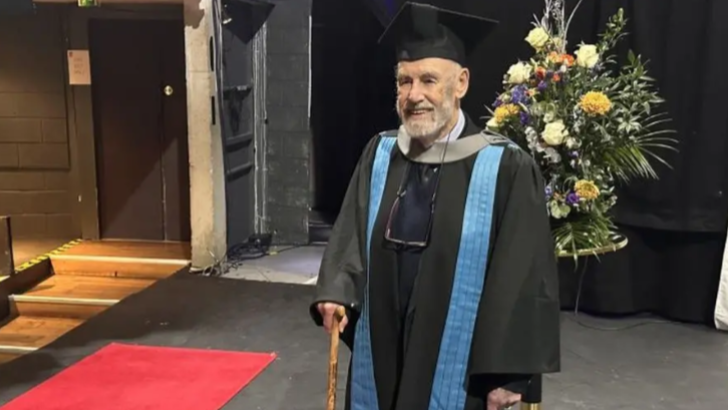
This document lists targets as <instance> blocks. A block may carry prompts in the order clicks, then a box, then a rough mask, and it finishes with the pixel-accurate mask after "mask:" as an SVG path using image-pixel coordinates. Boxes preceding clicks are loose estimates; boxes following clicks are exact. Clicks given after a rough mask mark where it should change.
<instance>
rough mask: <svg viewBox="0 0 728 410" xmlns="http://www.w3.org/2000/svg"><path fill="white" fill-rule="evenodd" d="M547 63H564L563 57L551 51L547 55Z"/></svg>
mask: <svg viewBox="0 0 728 410" xmlns="http://www.w3.org/2000/svg"><path fill="white" fill-rule="evenodd" d="M549 61H551V62H552V63H554V64H561V63H562V62H563V61H564V57H563V56H562V55H561V54H559V53H557V52H556V51H552V52H550V53H549Z"/></svg>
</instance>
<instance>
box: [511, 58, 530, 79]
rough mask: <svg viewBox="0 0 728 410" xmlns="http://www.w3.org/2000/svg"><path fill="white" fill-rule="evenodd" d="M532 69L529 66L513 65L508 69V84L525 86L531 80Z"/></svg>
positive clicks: (522, 64)
mask: <svg viewBox="0 0 728 410" xmlns="http://www.w3.org/2000/svg"><path fill="white" fill-rule="evenodd" d="M531 71H532V68H531V66H530V65H528V64H524V63H517V64H513V65H512V66H511V68H509V69H508V82H509V83H510V84H523V83H525V82H526V81H528V79H529V78H531Z"/></svg>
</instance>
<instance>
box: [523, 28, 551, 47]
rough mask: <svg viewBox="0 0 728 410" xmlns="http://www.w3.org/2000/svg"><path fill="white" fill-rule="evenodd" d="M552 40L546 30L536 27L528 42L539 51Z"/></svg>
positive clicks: (527, 38)
mask: <svg viewBox="0 0 728 410" xmlns="http://www.w3.org/2000/svg"><path fill="white" fill-rule="evenodd" d="M550 38H551V36H549V33H547V32H546V30H544V29H543V28H541V27H536V28H534V29H533V30H531V31H530V32H529V33H528V36H527V37H526V42H527V43H528V44H530V45H531V47H533V48H535V49H536V50H539V49H541V48H543V46H545V45H546V43H548V42H549V39H550Z"/></svg>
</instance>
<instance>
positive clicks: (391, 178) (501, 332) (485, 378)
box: [311, 3, 560, 410]
mask: <svg viewBox="0 0 728 410" xmlns="http://www.w3.org/2000/svg"><path fill="white" fill-rule="evenodd" d="M494 24H495V23H494V22H492V21H489V20H486V19H482V18H476V17H472V16H467V15H463V14H459V13H454V12H450V11H445V10H442V9H438V8H435V7H433V6H426V5H420V4H414V3H407V4H405V5H404V6H403V8H402V9H401V10H400V12H399V13H398V14H397V16H396V17H395V18H394V20H393V22H392V24H391V25H390V27H389V28H388V29H387V30H386V32H385V34H384V35H383V39H384V40H387V41H389V40H391V41H393V42H395V44H396V46H397V57H398V65H397V70H396V84H397V105H396V108H397V113H398V114H399V117H400V119H401V122H402V125H401V127H400V129H399V130H397V131H390V132H384V133H381V134H380V135H378V136H377V137H376V138H374V139H373V140H372V141H371V142H370V143H369V144H368V146H367V147H366V148H365V150H364V153H363V155H362V156H361V159H360V162H359V164H358V166H357V168H356V170H355V172H354V175H353V177H352V180H351V183H350V186H349V188H348V191H347V193H346V197H345V200H344V202H343V206H342V208H341V213H340V215H339V217H338V219H337V221H336V224H335V225H334V228H333V231H332V234H331V238H330V240H329V245H328V248H327V249H326V252H325V255H324V259H323V262H322V266H321V271H320V273H319V279H318V284H317V287H316V296H315V300H314V302H313V304H312V306H311V314H312V316H313V318H314V320H315V321H316V323H317V324H319V325H323V326H325V328H326V330H327V331H332V329H331V323H332V316H333V314H334V311H335V310H336V308H337V307H339V306H344V307H346V309H347V317H346V318H345V319H344V320H343V321H342V322H341V327H340V329H333V331H340V332H342V337H343V340H344V341H345V342H346V343H347V345H349V346H350V348H351V349H352V362H351V368H350V372H349V382H348V386H347V395H346V406H347V409H351V410H393V409H394V410H428V409H429V410H435V409H438V410H476V409H477V410H500V409H507V408H510V407H511V406H513V405H515V404H516V403H518V402H519V401H520V399H521V395H522V394H523V393H524V392H525V389H526V388H527V387H528V385H529V383H530V382H531V380H532V378H533V376H534V375H540V374H543V373H548V372H556V371H558V370H559V365H560V354H559V343H560V340H559V303H558V286H557V272H556V261H555V256H554V248H553V242H552V239H551V235H550V228H549V220H548V216H547V213H546V204H545V198H544V185H543V181H542V180H541V176H540V173H539V170H538V168H537V166H536V165H535V163H534V161H533V160H532V159H531V157H530V156H529V155H528V154H527V153H526V152H524V151H522V150H520V149H519V148H518V147H516V146H515V145H513V144H512V143H511V142H510V141H509V140H507V139H505V138H503V137H498V136H494V135H489V134H486V133H484V132H482V131H481V130H480V129H479V128H478V127H476V125H475V124H474V123H473V122H472V121H471V120H470V119H469V117H468V116H467V115H465V114H464V113H463V112H462V111H461V110H460V101H461V99H462V98H463V97H464V96H465V95H466V93H467V91H468V84H469V79H470V74H471V73H470V72H469V71H468V69H466V68H464V64H465V57H466V56H467V54H468V53H469V52H471V50H472V48H473V45H474V44H475V43H476V40H479V39H481V38H482V37H484V36H485V35H486V34H487V33H488V32H489V31H490V30H491V28H492V27H493V26H494Z"/></svg>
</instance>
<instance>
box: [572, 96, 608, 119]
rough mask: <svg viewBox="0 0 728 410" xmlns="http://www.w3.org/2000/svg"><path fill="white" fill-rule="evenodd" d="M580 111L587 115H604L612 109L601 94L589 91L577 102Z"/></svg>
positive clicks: (606, 98) (605, 97)
mask: <svg viewBox="0 0 728 410" xmlns="http://www.w3.org/2000/svg"><path fill="white" fill-rule="evenodd" d="M579 105H580V106H581V109H582V110H583V111H584V112H585V113H587V114H588V115H604V114H606V113H608V112H609V110H611V109H612V102H611V101H609V97H607V96H606V95H604V93H602V92H598V91H589V92H588V93H586V94H584V96H583V97H581V101H579Z"/></svg>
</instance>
